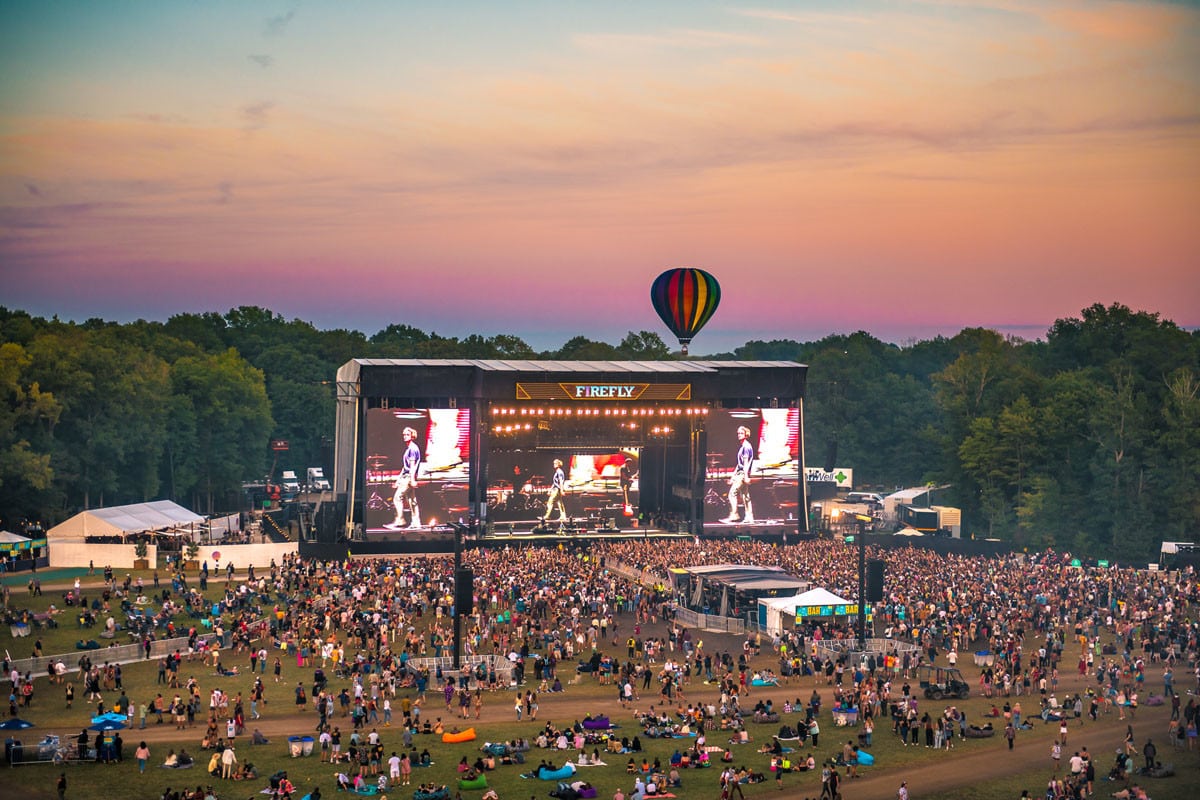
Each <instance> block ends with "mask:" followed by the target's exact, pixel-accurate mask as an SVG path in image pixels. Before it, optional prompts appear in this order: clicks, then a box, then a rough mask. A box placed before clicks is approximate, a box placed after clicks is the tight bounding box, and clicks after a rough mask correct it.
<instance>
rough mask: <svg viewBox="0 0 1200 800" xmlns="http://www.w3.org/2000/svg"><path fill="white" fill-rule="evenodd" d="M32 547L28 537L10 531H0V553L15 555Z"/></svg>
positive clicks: (31, 541)
mask: <svg viewBox="0 0 1200 800" xmlns="http://www.w3.org/2000/svg"><path fill="white" fill-rule="evenodd" d="M42 544H45V542H44V541H43V542H42ZM32 546H33V540H32V539H30V538H29V537H28V536H22V535H21V534H19V533H13V532H12V531H0V553H15V552H18V551H20V550H29V549H31V548H32Z"/></svg>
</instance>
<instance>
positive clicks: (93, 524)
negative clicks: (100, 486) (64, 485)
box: [46, 500, 204, 542]
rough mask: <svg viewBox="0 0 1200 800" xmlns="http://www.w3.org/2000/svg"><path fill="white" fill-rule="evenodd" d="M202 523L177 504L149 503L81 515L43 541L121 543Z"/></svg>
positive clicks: (166, 501)
mask: <svg viewBox="0 0 1200 800" xmlns="http://www.w3.org/2000/svg"><path fill="white" fill-rule="evenodd" d="M203 521H204V517H202V516H200V515H199V514H194V513H192V512H191V511H188V510H187V509H186V508H184V507H183V506H181V505H178V504H177V503H172V502H171V501H170V500H156V501H154V502H152V503H134V504H132V505H128V506H112V507H111V508H93V509H89V510H88V511H81V512H79V513H78V514H76V515H75V516H73V517H71V518H70V519H68V520H67V521H66V522H63V523H61V524H59V525H55V526H54V527H53V528H51V529H50V530H48V531H47V532H46V538H47V539H49V540H50V541H51V542H54V541H55V540H57V541H83V540H84V539H86V538H87V537H89V536H120V537H121V538H122V539H124V538H125V537H127V536H131V535H133V534H137V533H145V532H147V531H161V530H167V529H169V528H177V527H180V526H183V525H192V524H194V523H197V522H203Z"/></svg>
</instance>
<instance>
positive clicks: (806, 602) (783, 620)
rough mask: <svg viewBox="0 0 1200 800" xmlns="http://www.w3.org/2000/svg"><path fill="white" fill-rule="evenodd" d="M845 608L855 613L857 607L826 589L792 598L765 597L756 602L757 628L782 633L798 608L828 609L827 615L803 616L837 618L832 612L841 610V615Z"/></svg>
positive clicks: (813, 590)
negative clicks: (851, 607) (851, 608)
mask: <svg viewBox="0 0 1200 800" xmlns="http://www.w3.org/2000/svg"><path fill="white" fill-rule="evenodd" d="M847 606H854V607H855V609H856V611H855V613H857V606H855V604H854V603H853V602H852V601H850V600H846V599H844V598H841V597H838V596H837V595H836V594H834V593H833V592H831V591H829V590H828V589H819V588H818V589H809V590H808V591H807V592H801V593H800V594H798V595H795V596H794V597H767V598H763V599H761V600H759V601H758V624H759V627H761V628H763V629H764V630H766V631H769V632H771V633H776V632H778V631H782V630H783V629H784V627H785V625H786V624H788V623H790V622H792V621H793V620H795V618H796V617H797V616H799V615H798V614H797V613H796V610H797V609H799V608H806V609H812V608H820V609H826V608H827V609H829V611H830V613H829V614H807V615H804V616H812V617H816V616H830V617H832V616H838V615H837V614H835V613H834V612H836V611H837V610H839V609H841V610H842V615H844V614H845V613H846V607H847Z"/></svg>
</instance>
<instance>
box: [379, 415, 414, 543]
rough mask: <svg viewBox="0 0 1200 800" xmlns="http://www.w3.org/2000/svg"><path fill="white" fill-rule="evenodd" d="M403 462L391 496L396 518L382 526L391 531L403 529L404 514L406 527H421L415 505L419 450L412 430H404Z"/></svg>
mask: <svg viewBox="0 0 1200 800" xmlns="http://www.w3.org/2000/svg"><path fill="white" fill-rule="evenodd" d="M404 441H405V442H407V443H408V445H407V447H405V448H404V460H403V462H402V463H401V465H400V476H399V477H398V478H396V493H395V494H394V495H392V504H393V505H394V506H395V508H396V518H395V519H394V520H392V521H391V522H390V523H388V524H386V525H384V527H385V528H391V529H393V530H395V529H397V528H403V527H404V512H405V510H406V509H407V510H408V512H409V522H408V527H410V528H419V527H421V507H420V506H419V505H417V475H418V474H419V473H420V471H421V448H420V446H419V445H418V444H417V432H416V430H414V429H413V428H405V429H404Z"/></svg>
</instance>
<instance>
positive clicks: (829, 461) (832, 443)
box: [822, 436, 838, 472]
mask: <svg viewBox="0 0 1200 800" xmlns="http://www.w3.org/2000/svg"><path fill="white" fill-rule="evenodd" d="M837 445H838V440H837V437H836V436H835V437H834V438H832V439H830V440H829V444H828V445H826V447H825V463H824V464H823V465H822V466H823V467H824V468H825V471H826V472H833V468H834V466H835V465H836V464H837Z"/></svg>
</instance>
